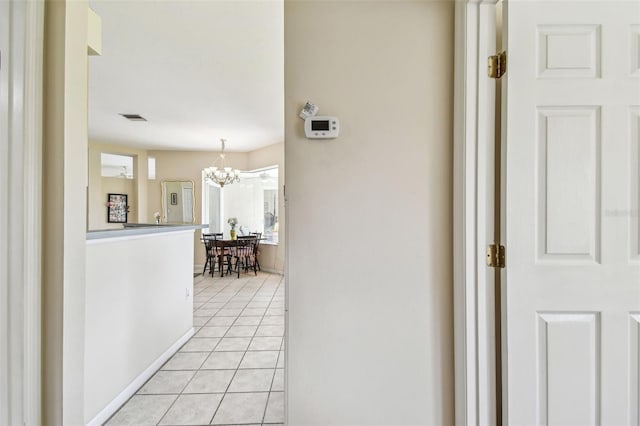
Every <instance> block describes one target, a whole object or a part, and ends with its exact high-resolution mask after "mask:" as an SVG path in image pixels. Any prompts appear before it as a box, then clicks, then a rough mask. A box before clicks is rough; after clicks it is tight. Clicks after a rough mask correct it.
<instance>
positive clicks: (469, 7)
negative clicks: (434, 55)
mask: <svg viewBox="0 0 640 426" xmlns="http://www.w3.org/2000/svg"><path fill="white" fill-rule="evenodd" d="M497 2H498V0H457V1H456V4H455V8H456V9H455V75H454V172H453V175H454V208H453V211H454V217H453V219H454V251H453V254H454V261H453V265H454V356H455V419H456V420H455V422H456V425H479V424H496V397H495V390H496V387H495V375H496V368H495V350H494V348H495V345H494V343H495V340H494V321H493V318H494V309H493V307H494V302H493V300H494V299H493V298H494V292H493V283H494V280H493V279H494V278H493V277H494V271H493V270H492V269H490V268H488V267H487V266H486V264H485V252H486V246H487V244H491V243H493V235H494V234H493V231H494V223H493V218H494V208H493V197H494V190H493V185H494V182H493V179H494V178H493V173H494V146H493V143H494V135H495V131H494V127H495V115H494V112H495V81H494V80H492V79H490V78H489V77H488V76H487V71H486V70H487V58H488V57H489V56H491V55H494V54H495V53H496V28H497V23H496V9H497V7H498V5H497Z"/></svg>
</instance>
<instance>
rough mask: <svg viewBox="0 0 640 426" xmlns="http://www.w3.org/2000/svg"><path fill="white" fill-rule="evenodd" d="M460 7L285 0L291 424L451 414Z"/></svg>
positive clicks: (415, 420)
mask: <svg viewBox="0 0 640 426" xmlns="http://www.w3.org/2000/svg"><path fill="white" fill-rule="evenodd" d="M453 11H454V2H452V1H430V0H424V1H410V2H403V1H370V2H369V1H358V2H330V1H297V0H286V1H285V58H286V59H285V93H286V96H285V132H286V133H285V161H286V167H287V176H286V191H287V223H288V227H287V232H288V239H287V254H288V259H287V265H288V266H287V268H288V274H287V291H288V318H287V321H288V339H289V340H288V342H287V350H288V354H287V356H288V358H287V362H288V372H287V386H288V388H287V389H288V393H287V398H288V403H287V408H286V410H287V419H288V424H291V425H296V426H305V425H323V426H331V425H343V426H344V425H351V426H359V425H368V426H370V425H380V426H382V425H451V424H453V336H452V333H453V317H452V311H453V309H452V263H451V252H452V245H451V240H452V223H451V216H452V98H453V86H452V76H453V55H452V50H453ZM307 100H311V101H313V102H314V103H316V104H317V105H318V106H319V107H320V110H321V112H322V114H328V115H337V116H338V117H339V118H340V122H341V134H340V137H339V138H338V139H335V140H308V139H305V138H304V136H303V122H302V120H300V119H299V118H298V112H299V111H300V109H301V107H302V105H303V104H304V102H305V101H307Z"/></svg>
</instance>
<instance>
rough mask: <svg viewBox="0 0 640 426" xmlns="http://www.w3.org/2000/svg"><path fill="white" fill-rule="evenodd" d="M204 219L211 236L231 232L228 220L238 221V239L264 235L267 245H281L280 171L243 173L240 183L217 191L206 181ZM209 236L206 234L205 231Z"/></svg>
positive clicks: (267, 169)
mask: <svg viewBox="0 0 640 426" xmlns="http://www.w3.org/2000/svg"><path fill="white" fill-rule="evenodd" d="M202 188H203V194H202V199H203V200H204V202H203V203H202V207H203V215H202V217H203V218H209V220H208V223H209V231H210V232H225V233H227V232H228V231H229V225H227V219H228V218H230V217H235V218H237V219H238V227H237V228H236V230H237V231H238V234H239V235H248V234H249V233H250V232H261V233H262V237H263V238H264V240H263V241H262V243H264V244H277V243H278V228H279V223H278V217H279V211H278V167H277V166H276V167H269V168H265V169H259V170H252V171H247V172H241V173H240V182H236V183H233V184H230V185H225V186H224V187H223V188H220V187H218V186H217V185H214V184H212V183H210V182H206V181H205V180H204V178H203V185H202ZM205 232H206V231H205Z"/></svg>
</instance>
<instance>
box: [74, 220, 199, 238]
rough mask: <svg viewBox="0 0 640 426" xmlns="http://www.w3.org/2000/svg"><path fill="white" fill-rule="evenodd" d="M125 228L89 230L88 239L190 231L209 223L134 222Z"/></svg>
mask: <svg viewBox="0 0 640 426" xmlns="http://www.w3.org/2000/svg"><path fill="white" fill-rule="evenodd" d="M133 225H134V226H130V227H127V228H123V229H102V230H96V231H87V240H99V239H104V238H118V237H129V236H133V235H145V234H162V233H166V232H177V231H189V230H196V229H203V228H208V227H209V225H206V224H203V225H170V224H161V225H156V224H152V223H150V224H133Z"/></svg>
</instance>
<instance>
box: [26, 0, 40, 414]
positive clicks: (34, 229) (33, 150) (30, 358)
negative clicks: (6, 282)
mask: <svg viewBox="0 0 640 426" xmlns="http://www.w3.org/2000/svg"><path fill="white" fill-rule="evenodd" d="M25 42H26V46H25V48H26V52H25V115H24V137H25V150H24V168H25V181H24V190H25V198H24V203H25V204H24V215H25V224H24V240H25V247H24V304H25V312H24V334H25V341H24V351H25V352H24V401H23V409H24V423H25V424H27V425H39V424H41V423H42V408H41V406H42V404H41V395H42V325H41V323H42V289H41V285H42V268H41V264H42V96H43V93H42V91H43V86H42V81H43V76H42V74H43V59H44V57H43V48H44V2H41V1H29V2H26V31H25Z"/></svg>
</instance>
